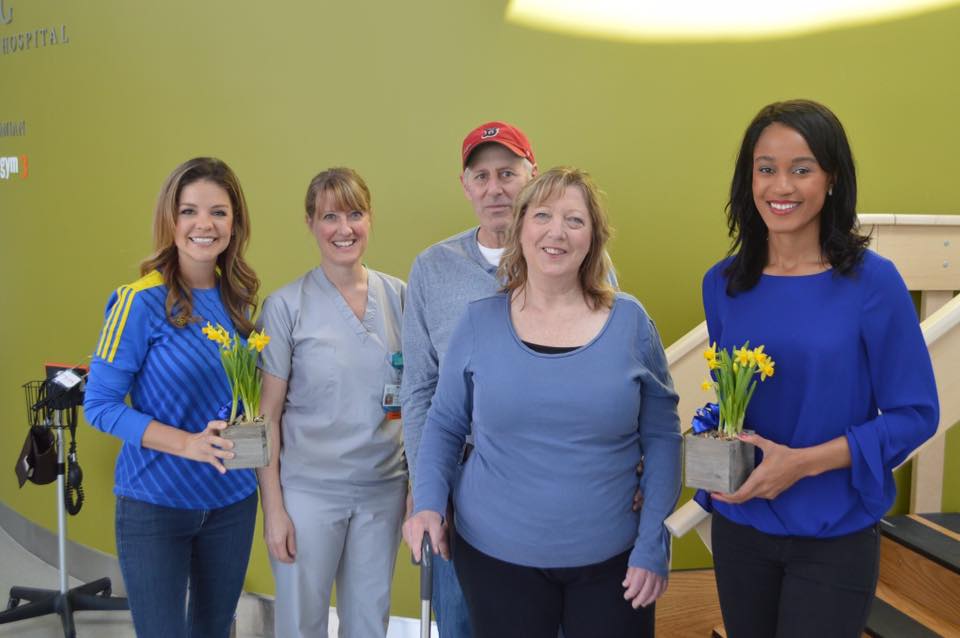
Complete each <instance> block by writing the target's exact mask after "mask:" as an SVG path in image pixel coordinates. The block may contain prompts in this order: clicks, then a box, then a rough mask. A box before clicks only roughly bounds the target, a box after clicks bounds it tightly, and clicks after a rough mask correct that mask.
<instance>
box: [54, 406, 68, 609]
mask: <svg viewBox="0 0 960 638" xmlns="http://www.w3.org/2000/svg"><path fill="white" fill-rule="evenodd" d="M52 427H53V431H54V432H55V436H56V441H57V528H58V530H57V531H58V534H57V545H58V548H57V549H58V553H59V558H60V593H61V594H64V595H66V594H67V592H68V591H69V589H70V588H69V587H68V586H67V507H66V504H65V502H64V495H65V494H66V485H65V484H64V482H65V478H66V477H65V476H64V470H65V468H66V465H65V463H66V454H65V453H64V451H63V427H62V426H61V423H60V410H54V411H53V426H52Z"/></svg>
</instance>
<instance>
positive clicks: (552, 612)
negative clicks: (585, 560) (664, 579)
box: [453, 535, 655, 638]
mask: <svg viewBox="0 0 960 638" xmlns="http://www.w3.org/2000/svg"><path fill="white" fill-rule="evenodd" d="M453 547H454V549H453V564H454V568H455V569H456V571H457V579H458V580H459V581H460V587H461V588H462V589H463V595H464V598H465V599H466V601H467V609H468V610H469V613H470V624H471V625H472V627H473V634H474V638H510V637H511V636H516V637H517V638H557V631H558V630H559V628H560V627H561V626H562V627H563V636H564V637H565V638H653V635H654V607H655V605H650V606H649V607H646V608H641V609H634V608H633V607H631V606H630V603H629V602H628V601H626V600H624V599H623V593H624V589H623V586H622V585H621V583H622V582H623V579H624V577H625V576H626V573H627V558H628V557H629V555H630V552H625V553H623V554H620V555H618V556H614V557H613V558H611V559H609V560H606V561H603V562H602V563H596V564H593V565H587V566H584V567H564V568H555V569H538V568H536V567H525V566H523V565H515V564H513V563H507V562H504V561H501V560H497V559H496V558H493V557H491V556H488V555H486V554H484V553H483V552H481V551H479V550H477V549H476V548H474V547H472V546H471V545H470V544H469V543H467V542H466V541H465V540H463V537H461V536H459V535H457V537H456V539H455V542H454V546H453Z"/></svg>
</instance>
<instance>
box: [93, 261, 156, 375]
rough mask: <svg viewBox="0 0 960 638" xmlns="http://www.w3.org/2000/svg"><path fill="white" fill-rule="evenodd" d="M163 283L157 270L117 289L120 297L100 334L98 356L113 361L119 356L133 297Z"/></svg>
mask: <svg viewBox="0 0 960 638" xmlns="http://www.w3.org/2000/svg"><path fill="white" fill-rule="evenodd" d="M162 285H163V276H162V275H161V274H160V273H159V272H157V271H156V270H154V271H152V272H150V273H147V274H146V275H144V276H143V277H141V278H140V279H138V280H137V281H135V282H133V283H132V284H129V285H126V286H121V287H120V288H118V289H117V292H118V293H119V298H118V299H117V303H115V304H113V308H112V309H111V310H110V316H109V317H107V321H106V323H105V324H104V328H103V333H102V334H101V336H100V343H99V344H98V345H97V356H98V357H100V358H101V359H105V360H106V361H107V362H108V363H112V362H113V359H114V357H116V356H117V348H118V347H119V346H120V337H121V336H122V335H123V327H124V326H125V325H126V323H127V316H128V315H129V314H130V308H131V306H133V298H134V297H135V296H136V294H137V293H138V292H140V291H141V290H147V289H148V288H153V287H155V286H162Z"/></svg>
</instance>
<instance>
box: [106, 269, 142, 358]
mask: <svg viewBox="0 0 960 638" xmlns="http://www.w3.org/2000/svg"><path fill="white" fill-rule="evenodd" d="M132 295H133V291H132V290H130V288H128V287H126V286H122V287H121V288H120V296H119V297H118V298H117V303H115V304H113V308H112V309H111V310H110V316H109V317H107V322H106V323H105V324H104V326H103V338H102V339H101V340H100V341H101V344H100V346H99V347H98V348H97V356H98V357H100V358H101V359H105V358H106V355H107V350H109V348H110V343H111V342H112V341H113V338H114V330H115V329H116V327H117V321H118V320H119V318H120V312H121V310H122V308H123V305H124V304H125V303H126V302H127V297H130V296H132Z"/></svg>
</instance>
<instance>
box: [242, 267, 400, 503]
mask: <svg viewBox="0 0 960 638" xmlns="http://www.w3.org/2000/svg"><path fill="white" fill-rule="evenodd" d="M367 273H368V290H367V310H366V313H365V314H364V317H363V321H362V322H361V321H360V320H359V319H357V316H356V315H355V314H354V313H353V310H351V309H350V306H349V305H348V304H347V302H346V300H345V299H344V298H343V296H342V295H341V294H340V292H339V291H338V290H337V288H336V286H334V285H333V284H332V283H330V280H329V279H327V276H326V274H324V272H323V270H322V269H321V268H315V269H313V270H311V271H310V272H308V273H307V274H306V275H304V276H303V277H301V278H300V279H297V280H296V281H294V282H293V283H291V284H288V285H286V286H284V287H283V288H281V289H280V290H278V291H276V292H275V293H273V294H272V295H270V296H269V297H267V299H266V301H264V303H263V313H262V315H261V320H260V322H261V325H262V327H263V329H264V330H266V332H267V334H268V335H269V336H270V344H269V345H268V346H267V347H266V348H264V350H263V353H262V354H261V359H260V367H261V368H262V369H263V371H265V372H268V373H270V374H272V375H274V376H276V377H279V378H281V379H285V380H286V381H287V397H286V401H285V403H284V408H283V417H282V420H281V428H282V435H283V449H282V450H281V452H280V481H281V483H282V484H283V485H284V486H285V487H292V488H295V489H300V490H310V489H311V488H314V489H320V487H321V486H320V485H319V484H318V482H320V481H327V482H330V481H334V482H341V483H351V484H370V483H375V482H379V481H384V480H390V479H397V478H400V477H405V476H406V474H407V468H406V461H405V460H404V457H403V435H402V426H401V421H400V420H399V419H395V420H388V419H387V418H386V412H385V411H384V409H383V405H382V400H383V393H384V387H385V386H386V385H387V384H399V383H400V372H399V371H398V370H396V369H395V368H394V367H393V366H392V365H391V360H390V358H391V354H392V353H394V352H398V351H399V350H400V319H401V313H402V310H403V300H404V293H405V289H406V284H404V283H403V281H401V280H400V279H397V278H396V277H391V276H389V275H385V274H383V273H380V272H377V271H375V270H371V269H369V268H368V269H367Z"/></svg>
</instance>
